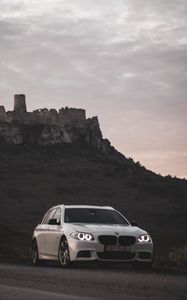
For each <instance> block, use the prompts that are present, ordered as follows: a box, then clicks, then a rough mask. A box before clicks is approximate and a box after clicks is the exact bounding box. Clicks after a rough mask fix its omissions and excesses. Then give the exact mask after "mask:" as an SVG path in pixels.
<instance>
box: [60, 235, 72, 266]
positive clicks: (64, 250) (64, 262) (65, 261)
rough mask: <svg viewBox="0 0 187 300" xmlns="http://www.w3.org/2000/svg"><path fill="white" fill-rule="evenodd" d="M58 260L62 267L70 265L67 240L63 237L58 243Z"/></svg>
mask: <svg viewBox="0 0 187 300" xmlns="http://www.w3.org/2000/svg"><path fill="white" fill-rule="evenodd" d="M58 260H59V263H60V266H61V267H63V268H68V267H69V266H70V265H71V260H70V254H69V246H68V241H67V239H66V238H65V237H63V238H62V239H61V241H60V244H59V249H58Z"/></svg>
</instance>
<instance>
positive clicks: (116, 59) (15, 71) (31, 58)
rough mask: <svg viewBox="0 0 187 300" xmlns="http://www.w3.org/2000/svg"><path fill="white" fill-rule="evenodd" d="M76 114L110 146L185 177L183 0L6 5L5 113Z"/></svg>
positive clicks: (0, 77) (7, 1)
mask: <svg viewBox="0 0 187 300" xmlns="http://www.w3.org/2000/svg"><path fill="white" fill-rule="evenodd" d="M19 93H23V94H26V99H27V108H28V110H29V111H32V110H34V109H37V108H56V109H60V108H61V107H65V106H68V107H76V108H84V109H86V113H87V117H91V116H95V115H97V116H98V117H99V122H100V126H101V129H102V132H103V136H104V138H108V139H109V140H110V142H111V144H112V145H113V146H114V147H115V148H116V149H117V150H118V151H120V152H121V153H123V154H124V155H125V156H126V157H132V158H133V159H134V161H139V162H140V163H141V164H142V165H143V166H145V167H146V168H147V169H150V170H152V171H154V172H156V173H160V174H162V175H168V174H170V175H172V176H177V177H180V178H184V177H185V178H187V132H186V131H187V0H164V1H163V0H94V1H93V0H32V1H30V0H22V1H21V0H20V1H19V0H0V105H4V106H5V108H6V110H12V109H13V95H14V94H19Z"/></svg>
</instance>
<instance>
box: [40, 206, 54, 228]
mask: <svg viewBox="0 0 187 300" xmlns="http://www.w3.org/2000/svg"><path fill="white" fill-rule="evenodd" d="M55 212H56V208H55V209H52V210H50V211H49V212H48V213H47V214H46V216H45V218H44V220H43V222H42V224H48V222H49V220H50V219H52V218H53V216H54V213H55Z"/></svg>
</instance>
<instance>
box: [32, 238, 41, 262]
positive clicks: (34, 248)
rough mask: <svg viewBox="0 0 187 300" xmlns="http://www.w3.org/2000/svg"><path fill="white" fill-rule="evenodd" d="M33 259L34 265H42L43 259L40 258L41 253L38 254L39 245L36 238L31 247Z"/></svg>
mask: <svg viewBox="0 0 187 300" xmlns="http://www.w3.org/2000/svg"><path fill="white" fill-rule="evenodd" d="M31 260H32V264H33V266H38V265H40V263H41V261H40V260H39V255H38V245H37V241H36V240H34V241H33V242H32V248H31Z"/></svg>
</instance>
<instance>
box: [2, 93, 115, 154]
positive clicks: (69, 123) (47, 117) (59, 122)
mask: <svg viewBox="0 0 187 300" xmlns="http://www.w3.org/2000/svg"><path fill="white" fill-rule="evenodd" d="M0 140H2V141H4V142H6V143H9V144H28V143H29V144H39V145H51V144H61V143H73V142H76V141H85V142H88V143H91V144H92V145H94V146H95V147H97V148H100V149H102V150H104V151H105V150H106V149H107V148H108V147H110V143H109V141H108V140H105V139H103V137H102V132H101V130H100V126H99V121H98V118H97V117H92V118H86V112H85V110H84V109H77V108H68V107H65V108H61V109H59V111H57V110H56V109H50V110H48V109H47V108H44V109H37V110H34V111H33V112H28V111H27V106H26V100H25V95H23V94H19V95H15V96H14V110H13V111H6V110H5V107H4V106H0Z"/></svg>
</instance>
